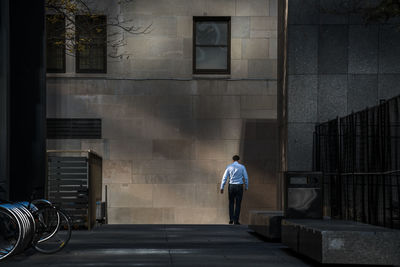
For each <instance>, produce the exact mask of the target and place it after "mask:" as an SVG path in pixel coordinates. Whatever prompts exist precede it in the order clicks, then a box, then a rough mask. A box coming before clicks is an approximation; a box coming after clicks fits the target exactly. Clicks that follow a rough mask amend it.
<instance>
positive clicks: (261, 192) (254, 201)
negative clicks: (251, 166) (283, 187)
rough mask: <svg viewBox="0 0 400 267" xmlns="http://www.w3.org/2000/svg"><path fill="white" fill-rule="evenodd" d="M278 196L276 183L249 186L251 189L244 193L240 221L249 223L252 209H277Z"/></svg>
mask: <svg viewBox="0 0 400 267" xmlns="http://www.w3.org/2000/svg"><path fill="white" fill-rule="evenodd" d="M249 179H250V178H249ZM276 197H277V193H276V185H275V184H258V185H257V186H252V187H250V186H249V190H247V191H245V192H244V194H243V200H242V211H241V212H240V221H241V222H242V223H248V221H249V211H250V210H255V209H267V210H275V209H276Z"/></svg>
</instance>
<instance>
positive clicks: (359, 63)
mask: <svg viewBox="0 0 400 267" xmlns="http://www.w3.org/2000/svg"><path fill="white" fill-rule="evenodd" d="M378 46H379V32H378V26H377V25H369V26H365V25H351V26H350V28H349V73H354V74H368V73H371V74H372V73H377V72H378V65H379V64H378V50H379V49H378Z"/></svg>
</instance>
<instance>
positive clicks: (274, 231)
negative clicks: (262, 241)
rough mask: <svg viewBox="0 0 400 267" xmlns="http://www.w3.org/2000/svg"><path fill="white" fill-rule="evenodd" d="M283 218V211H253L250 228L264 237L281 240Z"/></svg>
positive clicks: (250, 217)
mask: <svg viewBox="0 0 400 267" xmlns="http://www.w3.org/2000/svg"><path fill="white" fill-rule="evenodd" d="M282 218H283V212H282V211H265V210H251V211H250V214H249V228H250V229H252V230H254V231H255V232H256V233H257V234H259V235H261V236H263V237H266V238H269V239H280V238H281V221H282Z"/></svg>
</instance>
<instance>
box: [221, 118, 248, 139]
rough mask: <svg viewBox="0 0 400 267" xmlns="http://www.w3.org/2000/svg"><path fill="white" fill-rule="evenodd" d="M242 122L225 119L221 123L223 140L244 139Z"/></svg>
mask: <svg viewBox="0 0 400 267" xmlns="http://www.w3.org/2000/svg"><path fill="white" fill-rule="evenodd" d="M242 122H243V121H242V120H241V119H225V120H222V121H221V138H223V139H241V138H242Z"/></svg>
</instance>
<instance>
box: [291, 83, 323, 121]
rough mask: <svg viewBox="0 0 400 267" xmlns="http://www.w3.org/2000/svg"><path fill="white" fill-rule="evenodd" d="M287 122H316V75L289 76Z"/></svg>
mask: <svg viewBox="0 0 400 267" xmlns="http://www.w3.org/2000/svg"><path fill="white" fill-rule="evenodd" d="M287 101H288V122H316V121H317V115H318V78H317V75H290V76H289V80H288V100H287Z"/></svg>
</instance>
